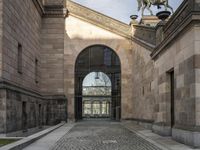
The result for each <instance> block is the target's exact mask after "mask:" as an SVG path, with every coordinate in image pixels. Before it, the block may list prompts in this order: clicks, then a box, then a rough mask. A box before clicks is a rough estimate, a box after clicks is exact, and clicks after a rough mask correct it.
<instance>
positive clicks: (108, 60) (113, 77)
mask: <svg viewBox="0 0 200 150" xmlns="http://www.w3.org/2000/svg"><path fill="white" fill-rule="evenodd" d="M90 73H94V74H96V77H95V78H96V79H97V78H99V79H100V78H101V77H100V75H101V74H102V73H104V74H105V75H106V76H107V77H108V79H109V80H110V88H111V94H110V95H96V96H95V94H93V95H89V96H88V95H84V90H85V89H86V87H84V84H83V82H84V79H86V78H87V75H89V74H90ZM90 78H91V80H92V79H94V78H92V77H90ZM91 88H92V87H90V90H91ZM102 88H106V86H103V87H99V89H98V86H97V88H95V90H102ZM107 88H108V87H107ZM87 97H89V99H90V100H89V101H87ZM106 98H107V99H110V103H109V104H107V101H105V105H102V101H103V99H106ZM95 99H99V100H96V101H95ZM91 101H93V102H92V104H91V103H90V102H91ZM108 101H109V100H108ZM86 102H89V105H87V103H86ZM107 105H109V113H106V112H101V111H102V106H103V107H104V106H107ZM90 106H91V107H92V106H94V107H96V110H92V108H91V107H90ZM87 107H88V109H90V108H91V110H88V111H89V112H86V111H85V110H86V109H87ZM107 107H108V106H107ZM90 111H96V112H95V113H96V114H94V112H90ZM87 113H88V114H87ZM102 113H105V115H102ZM86 114H87V115H86ZM75 117H76V120H80V119H82V118H84V117H96V118H101V117H109V118H111V119H113V120H120V118H121V64H120V60H119V57H118V56H117V54H116V53H115V52H114V51H113V50H112V49H111V48H109V47H107V46H104V45H94V46H90V47H88V48H86V49H84V50H83V51H82V52H81V53H80V54H79V56H78V57H77V60H76V65H75Z"/></svg>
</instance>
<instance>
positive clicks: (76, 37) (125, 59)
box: [64, 15, 133, 120]
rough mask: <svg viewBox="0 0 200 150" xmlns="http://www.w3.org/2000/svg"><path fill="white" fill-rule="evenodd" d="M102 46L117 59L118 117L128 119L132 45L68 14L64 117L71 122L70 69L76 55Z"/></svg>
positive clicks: (72, 104) (72, 115)
mask: <svg viewBox="0 0 200 150" xmlns="http://www.w3.org/2000/svg"><path fill="white" fill-rule="evenodd" d="M97 44H100V45H105V46H108V47H110V48H111V49H113V50H114V51H115V52H116V53H117V55H118V56H119V58H120V60H121V72H122V85H121V86H122V87H121V90H122V91H121V94H122V95H121V96H122V98H121V99H122V102H121V104H122V108H121V109H122V118H132V115H133V109H132V107H131V106H132V84H131V83H132V65H133V63H132V61H133V60H132V46H131V44H130V41H129V40H127V39H126V38H123V37H121V36H119V35H117V34H114V33H112V32H109V31H107V30H105V29H102V28H100V27H97V26H95V25H93V24H91V23H87V22H86V21H83V20H81V19H78V18H76V17H74V16H72V15H69V16H68V17H67V18H66V20H65V46H64V86H65V88H64V92H65V94H66V96H67V98H68V118H69V119H70V120H74V117H75V116H74V115H75V114H74V113H75V110H74V96H75V95H74V75H75V74H74V69H75V62H76V58H77V56H78V55H79V53H80V52H81V51H82V50H84V49H85V48H87V47H88V46H92V45H97Z"/></svg>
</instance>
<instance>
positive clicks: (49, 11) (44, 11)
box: [32, 0, 67, 18]
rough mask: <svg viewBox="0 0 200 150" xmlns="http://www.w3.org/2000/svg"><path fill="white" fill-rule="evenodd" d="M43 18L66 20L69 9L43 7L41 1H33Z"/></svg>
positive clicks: (58, 6) (52, 6) (57, 6)
mask: <svg viewBox="0 0 200 150" xmlns="http://www.w3.org/2000/svg"><path fill="white" fill-rule="evenodd" d="M32 1H33V3H34V5H35V7H36V9H37V10H38V12H39V14H40V15H41V17H48V18H65V17H66V16H67V9H66V8H64V5H43V4H42V2H41V0H32Z"/></svg>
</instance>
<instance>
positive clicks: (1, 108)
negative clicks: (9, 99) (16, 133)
mask: <svg viewBox="0 0 200 150" xmlns="http://www.w3.org/2000/svg"><path fill="white" fill-rule="evenodd" d="M0 120H1V121H0V133H2V132H4V131H5V130H6V91H5V90H0Z"/></svg>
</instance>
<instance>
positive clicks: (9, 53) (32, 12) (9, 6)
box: [2, 0, 41, 90]
mask: <svg viewBox="0 0 200 150" xmlns="http://www.w3.org/2000/svg"><path fill="white" fill-rule="evenodd" d="M40 28H41V16H40V14H39V13H38V11H37V9H36V7H35V5H34V4H33V2H32V1H31V0H27V1H23V0H12V1H11V0H3V45H2V50H3V55H2V57H3V74H2V78H3V79H5V80H8V81H10V82H12V83H14V84H17V85H19V86H22V87H26V88H29V89H31V90H38V88H39V84H38V83H36V82H35V59H38V63H39V65H40V62H41V59H40V55H39V53H40V49H41V48H40ZM18 44H21V45H22V74H20V73H18V70H17V51H18ZM39 83H40V77H39Z"/></svg>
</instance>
